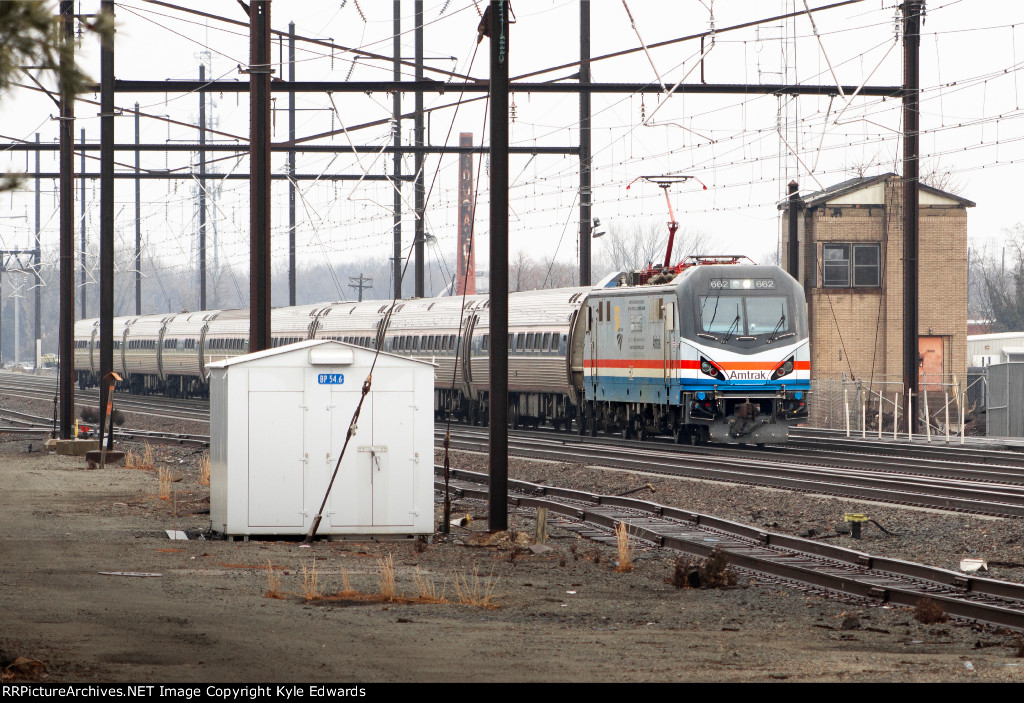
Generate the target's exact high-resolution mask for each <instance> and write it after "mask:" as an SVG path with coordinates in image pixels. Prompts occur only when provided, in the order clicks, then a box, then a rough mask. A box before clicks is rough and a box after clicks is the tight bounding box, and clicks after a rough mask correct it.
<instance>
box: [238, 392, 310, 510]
mask: <svg viewBox="0 0 1024 703" xmlns="http://www.w3.org/2000/svg"><path fill="white" fill-rule="evenodd" d="M303 413H304V410H303V394H302V392H301V391H252V390H250V391H249V526H250V527H302V526H303V508H304V506H303V473H304V468H305V461H304V460H305V457H304V456H303V441H302V428H303V424H304V417H303Z"/></svg>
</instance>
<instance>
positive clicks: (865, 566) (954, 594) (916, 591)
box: [434, 466, 1024, 630]
mask: <svg viewBox="0 0 1024 703" xmlns="http://www.w3.org/2000/svg"><path fill="white" fill-rule="evenodd" d="M441 470H442V469H441V467H436V466H435V474H436V475H435V479H434V487H435V491H436V492H443V491H444V481H443V479H442V478H441V477H440V475H437V474H438V472H440V471H441ZM450 475H451V481H450V485H451V491H452V492H453V494H454V495H455V496H456V497H458V498H461V499H464V500H470V501H480V502H486V501H487V485H486V482H487V476H486V475H485V474H481V473H476V472H470V471H462V470H457V469H453V470H451V472H450ZM509 505H510V506H511V507H512V508H513V509H530V510H534V509H536V508H547V509H548V520H549V521H553V522H554V523H555V524H557V525H558V526H560V527H563V528H565V529H567V530H571V531H573V532H576V533H578V534H580V535H582V536H585V537H588V538H590V539H596V540H599V541H603V542H606V543H609V544H613V543H614V542H615V534H614V531H615V527H616V526H617V525H618V524H619V523H620V522H624V523H625V524H626V525H627V529H628V532H629V533H630V535H632V537H633V538H635V539H636V540H638V541H639V542H640V543H641V544H643V545H645V546H647V547H650V548H660V549H669V550H673V551H676V552H680V553H683V554H689V555H694V556H700V557H706V556H708V555H709V554H711V552H712V551H713V550H714V549H719V550H721V551H722V552H724V553H725V554H726V557H727V559H728V563H729V565H730V566H731V567H733V568H737V569H740V570H742V571H745V572H748V573H751V574H759V575H766V576H769V577H772V578H776V579H783V580H787V581H790V582H792V583H794V584H797V585H798V586H801V587H804V588H814V589H823V590H824V591H825V592H827V593H829V594H842V595H844V596H852V597H856V598H861V599H865V600H866V601H868V602H869V603H875V604H878V605H881V604H883V603H891V604H894V605H901V606H915V605H917V604H918V602H919V601H920V600H921V599H922V598H930V599H932V600H933V601H935V602H937V603H938V604H939V605H941V606H942V608H943V609H944V610H945V611H946V612H947V613H948V614H949V615H950V616H952V617H956V618H961V619H965V620H971V621H976V622H980V623H985V624H989V625H994V626H998V627H1007V628H1012V629H1015V630H1024V584H1016V583H1009V582H1006V581H997V580H995V579H985V578H974V577H971V576H966V575H964V574H960V573H957V572H954V571H949V570H947V569H940V568H937V567H931V566H925V565H923V564H916V563H913V562H907V561H901V560H898V559H889V558H886V557H876V556H872V555H869V554H865V553H863V552H858V551H854V550H851V549H844V548H842V547H835V546H833V545H829V544H824V543H821V542H816V541H812V540H806V539H801V538H798V537H790V536H788V535H781V534H776V533H771V532H764V531H762V530H759V529H757V528H754V527H749V526H747V525H741V524H739V523H735V522H730V521H728V520H722V519H719V518H715V517H711V516H708V515H702V514H699V513H693V512H690V511H687V510H681V509H678V508H672V507H667V506H663V505H659V504H657V503H650V502H646V501H641V500H636V499H633V498H624V497H620V496H604V495H595V494H592V493H588V492H585V491H577V490H572V489H566V488H558V487H553V486H542V485H539V484H534V483H527V482H525V481H510V482H509Z"/></svg>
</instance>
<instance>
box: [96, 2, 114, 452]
mask: <svg viewBox="0 0 1024 703" xmlns="http://www.w3.org/2000/svg"><path fill="white" fill-rule="evenodd" d="M100 7H101V11H102V12H103V13H105V14H106V13H109V15H110V16H111V17H113V15H114V0H103V2H102V3H101V5H100ZM99 366H100V407H99V415H100V433H101V434H100V437H103V434H102V433H103V431H104V430H105V428H106V427H107V425H106V421H107V418H106V414H107V407H108V405H109V403H108V402H107V401H108V397H109V394H110V393H112V392H113V387H112V384H111V387H110V388H108V384H107V374H109V373H111V372H112V371H113V370H114V35H113V34H111V35H110V36H109V37H105V38H104V39H103V43H102V45H101V47H100V364H99ZM113 447H114V435H113V433H112V432H108V433H107V448H108V449H113Z"/></svg>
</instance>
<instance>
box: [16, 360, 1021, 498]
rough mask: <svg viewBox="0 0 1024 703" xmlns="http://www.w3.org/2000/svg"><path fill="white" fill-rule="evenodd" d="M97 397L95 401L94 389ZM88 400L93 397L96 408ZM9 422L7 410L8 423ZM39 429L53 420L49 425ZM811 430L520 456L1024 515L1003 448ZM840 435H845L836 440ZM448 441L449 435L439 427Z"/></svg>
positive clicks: (551, 438) (523, 450) (534, 436)
mask: <svg viewBox="0 0 1024 703" xmlns="http://www.w3.org/2000/svg"><path fill="white" fill-rule="evenodd" d="M51 384H52V379H46V378H40V377H32V376H23V375H21V374H0V393H5V394H8V395H11V394H13V393H15V392H19V393H25V394H35V395H33V396H32V397H34V398H36V399H39V398H43V399H46V400H49V401H52V389H51ZM91 396H96V392H95V391H91ZM89 399H90V398H89V393H88V392H87V398H86V400H87V401H88V400H89ZM115 407H119V408H121V409H124V410H126V411H129V412H133V413H134V412H138V413H140V414H149V415H153V416H157V417H160V418H174V419H188V420H193V421H206V422H208V421H209V404H208V403H207V402H205V401H191V400H190V401H181V400H170V399H164V398H160V397H141V398H140V397H138V396H131V395H127V394H115ZM3 416H4V413H3V412H0V418H2V417H3ZM39 423H40V425H39V426H40V427H42V426H43V425H45V426H46V427H50V426H51V424H52V420H48V419H40V420H39ZM806 429H807V428H801V430H802V431H801V433H800V434H799V436H798V437H796V438H795V439H794V441H793V442H791V443H790V444H788V445H786V446H784V447H767V448H764V449H760V450H752V449H742V448H734V447H722V446H711V447H708V446H703V447H680V446H677V445H674V444H672V443H670V442H643V443H641V442H627V441H623V440H622V439H621V438H616V437H595V438H583V437H580V436H578V435H576V434H573V433H565V432H554V431H532V432H530V431H525V430H516V431H513V432H511V433H510V445H509V447H510V451H511V452H512V453H513V454H516V455H519V456H524V457H531V458H538V459H548V460H555V461H571V462H579V461H581V460H582V461H585V462H587V463H591V464H600V465H609V466H616V467H621V468H625V469H630V470H634V471H638V472H645V473H655V474H658V473H660V474H664V475H675V476H687V477H692V478H703V479H708V480H717V481H730V482H734V483H742V484H747V485H756V486H769V487H775V488H783V489H789V490H798V491H803V492H809V493H818V494H826V495H836V496H842V497H850V498H858V499H869V500H877V501H883V502H889V503H898V504H907V505H917V506H923V507H932V508H942V509H947V510H956V511H964V512H971V513H981V514H989V515H998V516H1005V517H1024V466H1022V461H1021V455H1020V454H1019V453H1017V452H1014V451H1011V450H1007V449H1003V448H986V447H985V446H970V447H968V446H964V447H961V446H959V445H953V446H945V445H921V444H910V445H908V444H905V443H894V442H889V441H878V440H877V439H873V440H864V439H862V438H846V437H845V436H842V437H827V438H825V439H822V438H818V437H815V436H810V435H808V434H807V433H806ZM453 432H454V434H453V445H452V446H453V447H454V448H458V449H466V450H470V451H483V450H485V448H486V441H487V437H486V433H487V430H486V428H473V427H467V426H463V425H458V426H455V428H454V430H453ZM117 434H118V436H119V437H120V438H122V439H126V440H133V439H134V440H139V441H154V442H157V441H170V442H174V443H181V444H185V443H188V444H196V445H208V444H209V438H208V437H207V436H204V435H185V434H181V433H163V432H147V431H143V430H133V429H126V428H122V429H120V430H118V431H117ZM834 434H841V433H834ZM436 437H437V438H438V443H440V440H441V438H442V437H443V434H442V430H440V429H439V430H437V432H436Z"/></svg>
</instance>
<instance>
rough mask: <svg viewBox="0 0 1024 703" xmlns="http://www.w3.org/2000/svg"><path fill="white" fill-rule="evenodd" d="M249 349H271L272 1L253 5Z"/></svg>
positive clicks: (250, 35) (250, 110) (260, 0)
mask: <svg viewBox="0 0 1024 703" xmlns="http://www.w3.org/2000/svg"><path fill="white" fill-rule="evenodd" d="M249 27H250V29H249V85H250V91H249V163H250V171H251V177H250V179H249V221H250V231H251V235H250V240H249V242H250V243H249V351H250V352H255V351H262V350H263V349H269V348H270V70H271V69H270V0H253V2H252V3H251V4H250V6H249Z"/></svg>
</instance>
